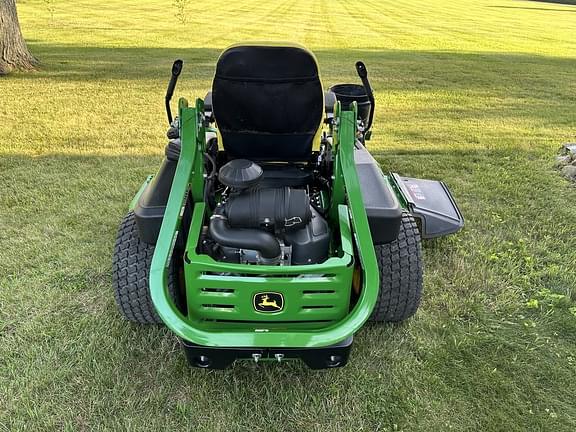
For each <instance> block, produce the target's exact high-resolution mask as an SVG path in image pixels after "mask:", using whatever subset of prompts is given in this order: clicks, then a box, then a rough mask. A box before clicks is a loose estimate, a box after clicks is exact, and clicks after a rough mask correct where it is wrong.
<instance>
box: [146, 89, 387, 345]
mask: <svg viewBox="0 0 576 432" xmlns="http://www.w3.org/2000/svg"><path fill="white" fill-rule="evenodd" d="M203 112H204V108H203V102H202V101H201V100H197V101H196V104H195V107H189V106H188V102H187V101H186V100H185V99H181V100H180V102H179V118H180V133H181V140H182V152H181V156H180V159H179V161H178V166H177V168H176V174H175V177H174V181H173V184H172V189H171V191H170V197H169V199H168V204H167V207H166V211H165V215H164V220H163V222H162V227H161V230H160V235H159V238H158V242H157V244H156V249H155V252H154V256H153V259H152V265H151V270H150V291H151V297H152V301H153V303H154V306H155V308H156V310H157V311H158V314H159V316H160V318H161V319H162V320H163V321H164V323H165V324H166V325H167V326H168V328H170V329H171V330H172V331H173V332H174V333H176V334H177V335H178V336H180V337H181V338H183V339H185V340H187V341H190V342H192V343H196V344H199V345H205V346H212V347H269V348H274V347H309V348H314V347H323V346H328V345H332V344H335V343H338V342H340V341H342V340H344V339H346V338H347V337H349V336H350V335H352V334H354V333H355V332H356V331H358V330H359V329H360V328H361V327H362V325H363V324H364V323H365V322H366V320H367V319H368V318H369V316H370V314H371V313H372V309H373V308H374V305H375V303H376V299H377V295H378V290H379V282H380V281H379V276H378V264H377V261H376V255H375V252H374V246H373V243H372V237H371V234H370V228H369V225H368V218H367V216H366V211H365V209H364V205H363V200H362V191H361V189H360V183H359V181H358V176H357V173H356V168H355V164H354V143H355V139H356V106H355V104H353V110H351V111H341V110H340V106H339V105H338V104H337V107H336V112H335V122H336V123H335V126H334V135H335V140H334V149H335V179H334V190H333V193H332V197H331V205H330V212H329V213H330V218H331V220H338V221H341V222H342V223H340V228H341V231H342V227H344V230H345V229H346V228H345V227H346V226H348V223H345V221H346V219H349V221H350V225H349V226H350V229H351V236H348V235H347V234H346V233H345V232H341V241H342V245H341V248H342V251H341V256H340V257H333V258H331V259H329V260H328V261H326V262H325V263H323V264H321V266H324V267H322V274H331V273H330V272H326V270H327V269H329V268H330V266H332V265H333V264H334V263H335V260H340V259H342V258H343V257H345V256H346V255H350V256H352V253H353V251H355V252H356V254H357V255H356V256H355V257H354V258H355V260H358V261H359V264H360V268H361V269H362V274H363V277H362V289H361V291H360V295H359V298H358V301H357V303H356V305H355V306H354V308H353V309H352V310H351V311H350V312H349V313H348V314H347V315H346V316H344V317H343V318H342V319H339V320H338V321H336V322H333V323H331V324H329V325H327V326H326V327H322V328H302V327H301V326H299V325H294V326H293V325H291V324H290V325H286V326H284V327H283V328H273V329H272V328H264V327H265V326H258V327H257V328H232V329H229V328H224V326H215V327H214V326H213V327H212V328H210V329H208V328H202V327H201V326H199V325H198V324H197V322H196V321H194V319H191V318H190V317H187V316H185V315H184V314H182V313H181V312H180V311H179V310H178V308H177V307H176V305H175V304H174V302H173V301H172V299H171V297H170V294H169V292H168V284H167V281H168V265H169V263H170V260H171V255H172V252H173V248H174V242H175V239H176V236H177V234H178V230H179V229H180V223H181V219H182V209H183V205H184V200H185V199H186V195H187V193H188V192H189V191H190V195H191V198H192V201H193V203H194V207H193V208H194V211H193V216H192V219H193V223H192V226H197V225H198V224H197V222H198V221H199V220H201V218H203V217H204V213H205V211H206V209H205V205H204V203H203V188H204V172H203V152H204V146H205V128H204V126H203V124H202V118H201V113H203ZM346 213H348V214H346ZM190 234H192V233H190ZM196 234H197V233H196ZM350 240H353V242H354V245H355V248H354V247H353V245H352V244H351V242H350ZM211 261H212V262H211ZM202 264H203V265H206V266H208V267H212V268H214V269H215V271H217V272H220V271H221V270H222V268H223V267H224V268H225V269H226V271H228V272H231V273H252V272H253V270H254V268H250V267H251V266H245V265H241V264H223V263H216V262H215V261H213V260H209V259H207V258H203V263H202ZM341 264H342V262H338V267H339V266H340V265H341ZM258 267H260V268H258V269H257V271H258V272H264V273H266V274H269V275H279V276H280V275H293V274H294V273H295V272H299V273H302V274H304V273H308V272H316V273H317V272H318V269H314V267H313V266H291V267H279V266H275V267H272V266H265V267H266V268H262V267H264V266H258ZM229 282H230V283H232V284H233V283H235V282H238V283H239V285H240V284H244V283H245V282H246V281H245V280H243V279H236V280H229ZM299 283H300V282H299ZM349 289H350V290H351V289H352V287H351V286H350V287H349ZM286 327H287V328H286Z"/></svg>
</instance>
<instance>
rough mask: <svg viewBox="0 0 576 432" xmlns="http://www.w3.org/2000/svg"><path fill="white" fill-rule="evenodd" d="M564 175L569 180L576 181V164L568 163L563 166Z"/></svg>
mask: <svg viewBox="0 0 576 432" xmlns="http://www.w3.org/2000/svg"><path fill="white" fill-rule="evenodd" d="M562 175H563V176H564V177H566V178H567V179H569V180H572V181H576V166H574V165H566V166H565V167H564V168H562Z"/></svg>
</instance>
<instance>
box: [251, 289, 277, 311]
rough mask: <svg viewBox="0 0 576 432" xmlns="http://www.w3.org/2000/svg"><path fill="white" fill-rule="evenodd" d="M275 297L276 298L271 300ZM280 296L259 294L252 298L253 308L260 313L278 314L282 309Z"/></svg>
mask: <svg viewBox="0 0 576 432" xmlns="http://www.w3.org/2000/svg"><path fill="white" fill-rule="evenodd" d="M273 296H275V297H276V298H275V299H274V298H271V297H273ZM283 306H284V305H283V298H282V294H276V293H260V294H256V295H255V296H254V308H255V309H256V310H257V311H260V312H279V311H281V310H282V308H283Z"/></svg>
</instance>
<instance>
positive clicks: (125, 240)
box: [112, 211, 175, 324]
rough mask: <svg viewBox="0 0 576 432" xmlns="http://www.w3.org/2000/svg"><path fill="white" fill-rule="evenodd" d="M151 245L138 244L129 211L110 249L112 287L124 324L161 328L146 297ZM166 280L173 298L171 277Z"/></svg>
mask: <svg viewBox="0 0 576 432" xmlns="http://www.w3.org/2000/svg"><path fill="white" fill-rule="evenodd" d="M153 255H154V245H151V244H148V243H144V242H143V241H142V240H140V236H139V235H138V229H137V227H136V220H135V217H134V213H133V212H132V211H130V212H128V214H127V215H126V216H125V217H124V219H122V222H121V223H120V227H119V229H118V235H117V237H116V244H115V245H114V258H113V261H112V284H113V286H114V298H115V299H116V304H117V306H118V310H119V311H120V313H121V314H122V316H123V317H124V318H125V319H127V320H128V321H132V322H135V323H138V324H161V323H162V320H161V319H160V317H159V316H158V313H157V312H156V309H155V308H154V304H153V303H152V298H151V297H150V288H149V274H150V265H151V263H152V256H153ZM172 273H173V272H172V271H171V272H170V274H169V276H168V289H169V290H170V292H171V293H172V294H174V291H175V290H174V277H173V274H172Z"/></svg>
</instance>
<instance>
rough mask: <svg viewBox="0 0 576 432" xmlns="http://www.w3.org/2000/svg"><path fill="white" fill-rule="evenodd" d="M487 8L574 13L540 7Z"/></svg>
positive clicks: (570, 10) (567, 10)
mask: <svg viewBox="0 0 576 432" xmlns="http://www.w3.org/2000/svg"><path fill="white" fill-rule="evenodd" d="M534 1H537V0H534ZM487 7H489V8H498V9H522V10H535V11H545V12H576V10H574V9H549V8H541V7H522V6H487Z"/></svg>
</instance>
